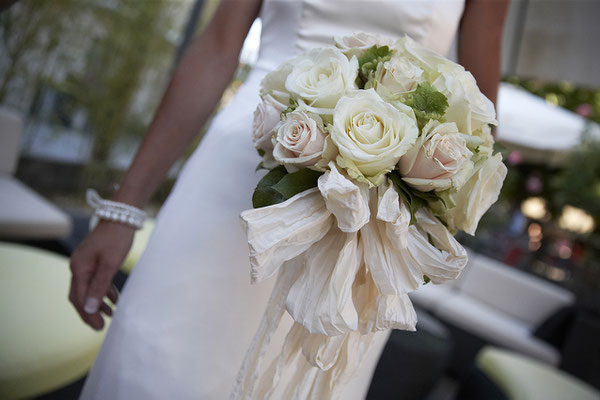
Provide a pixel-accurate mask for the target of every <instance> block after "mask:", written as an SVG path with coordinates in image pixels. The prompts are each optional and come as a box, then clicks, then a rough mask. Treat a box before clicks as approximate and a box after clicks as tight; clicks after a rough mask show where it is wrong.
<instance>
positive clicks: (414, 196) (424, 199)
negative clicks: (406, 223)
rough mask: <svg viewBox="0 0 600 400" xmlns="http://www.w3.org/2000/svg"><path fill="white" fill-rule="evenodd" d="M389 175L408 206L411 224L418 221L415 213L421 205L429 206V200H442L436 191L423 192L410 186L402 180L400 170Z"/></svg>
mask: <svg viewBox="0 0 600 400" xmlns="http://www.w3.org/2000/svg"><path fill="white" fill-rule="evenodd" d="M388 176H389V177H390V179H391V180H392V183H393V184H394V188H395V189H396V191H397V192H398V195H399V196H400V198H401V199H402V200H403V201H404V202H405V203H406V205H407V206H408V209H409V211H410V223H411V224H414V223H415V222H416V219H415V214H416V213H417V211H418V210H419V209H420V208H421V207H425V206H427V204H428V203H429V202H435V201H438V200H440V198H439V197H438V196H436V195H435V193H434V192H421V191H420V190H417V189H414V188H411V187H410V186H408V185H407V184H406V182H404V181H403V180H402V177H401V176H400V172H398V170H393V171H392V172H390V173H389V174H388Z"/></svg>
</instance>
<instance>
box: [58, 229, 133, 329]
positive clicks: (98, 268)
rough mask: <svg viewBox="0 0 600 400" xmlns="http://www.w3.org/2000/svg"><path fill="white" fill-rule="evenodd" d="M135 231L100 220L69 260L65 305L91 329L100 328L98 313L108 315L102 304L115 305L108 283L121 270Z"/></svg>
mask: <svg viewBox="0 0 600 400" xmlns="http://www.w3.org/2000/svg"><path fill="white" fill-rule="evenodd" d="M134 234H135V229H134V228H133V227H130V226H128V225H125V224H120V223H118V222H111V221H104V220H100V222H99V223H98V225H96V228H95V229H94V230H93V231H92V232H91V233H90V234H89V235H88V237H86V238H85V240H84V241H83V243H82V244H81V245H80V246H79V247H78V248H77V249H76V250H75V252H73V255H72V256H71V273H72V279H71V289H70V292H69V301H70V302H71V303H72V304H73V306H75V309H77V312H78V313H79V315H80V316H81V319H83V321H84V322H85V323H87V324H88V325H90V326H91V327H92V328H94V329H96V330H100V329H102V328H103V327H104V318H103V317H102V315H101V313H103V314H106V315H108V316H111V315H112V308H111V307H110V306H109V305H108V304H107V303H106V302H105V301H104V297H105V296H108V298H109V299H110V301H111V302H112V303H113V304H115V303H116V302H117V296H118V294H117V292H116V290H114V289H113V288H112V286H111V283H112V279H113V277H114V275H115V274H116V273H117V271H118V270H119V269H120V268H121V264H122V263H123V260H124V259H125V257H126V256H127V253H128V252H129V249H130V248H131V245H132V243H133V236H134Z"/></svg>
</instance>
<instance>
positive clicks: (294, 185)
mask: <svg viewBox="0 0 600 400" xmlns="http://www.w3.org/2000/svg"><path fill="white" fill-rule="evenodd" d="M322 174H323V173H322V172H319V171H313V170H312V169H308V168H303V169H301V170H299V171H297V172H293V173H291V174H287V175H285V176H284V177H283V178H282V179H281V180H279V182H277V183H276V184H275V185H273V189H274V190H276V191H277V192H279V193H281V195H282V196H283V197H284V198H285V199H286V200H287V199H289V198H292V197H294V196H295V195H297V194H298V193H301V192H304V191H305V190H308V189H311V188H314V187H315V186H317V180H318V179H319V177H320V176H321V175H322Z"/></svg>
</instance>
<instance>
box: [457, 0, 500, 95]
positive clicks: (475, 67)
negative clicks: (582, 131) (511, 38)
mask: <svg viewBox="0 0 600 400" xmlns="http://www.w3.org/2000/svg"><path fill="white" fill-rule="evenodd" d="M508 6H509V0H467V1H466V3H465V10H464V13H463V17H462V19H461V22H460V31H459V40H458V59H459V62H460V63H461V64H462V65H463V66H464V67H465V68H466V69H467V70H469V71H470V72H471V73H472V74H473V76H474V77H475V79H476V80H477V84H478V85H479V87H480V89H481V91H482V92H483V94H485V95H486V96H487V97H488V98H489V99H490V100H491V101H492V102H494V104H496V98H497V96H498V85H499V83H500V78H501V70H500V68H501V48H502V32H503V27H504V20H505V17H506V12H507V10H508Z"/></svg>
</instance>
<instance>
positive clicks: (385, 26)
mask: <svg viewBox="0 0 600 400" xmlns="http://www.w3.org/2000/svg"><path fill="white" fill-rule="evenodd" d="M463 6H464V4H463V0H396V1H392V0H383V1H358V0H351V1H350V0H348V1H340V0H263V5H262V9H261V14H260V17H261V19H262V22H263V24H262V26H263V31H262V37H261V48H260V56H259V60H258V62H257V64H256V66H255V67H254V69H253V71H252V72H251V73H250V75H249V77H248V79H247V81H246V82H245V84H244V85H243V86H242V87H241V89H240V90H239V92H238V93H237V95H236V96H235V98H234V100H233V101H232V102H231V103H230V104H229V105H228V106H227V107H226V108H225V109H224V110H222V111H221V112H220V113H219V115H218V116H216V118H215V119H214V121H213V122H212V125H211V127H210V129H209V130H208V132H207V134H206V136H205V138H204V139H203V141H202V143H201V144H200V146H199V147H198V148H197V149H196V151H195V152H194V154H193V156H192V157H191V158H190V159H189V161H188V162H187V164H186V165H185V168H184V169H183V170H182V172H181V174H180V176H179V178H178V180H177V183H176V185H175V187H174V189H173V191H172V193H171V195H170V196H169V198H168V200H167V202H166V203H165V204H164V206H163V208H162V210H161V211H160V213H159V216H158V219H157V224H156V227H155V231H154V233H153V235H152V237H151V239H150V242H149V244H148V247H147V250H146V252H145V253H144V254H143V256H142V257H141V259H140V260H139V262H138V264H137V266H136V267H135V269H134V270H133V273H132V274H131V276H130V277H129V279H128V281H127V284H126V287H125V289H124V291H123V293H122V296H121V299H120V300H119V305H118V308H117V311H116V313H115V315H114V318H113V320H112V324H111V326H110V329H109V332H108V335H107V337H106V340H105V342H104V344H103V346H102V349H101V351H100V353H99V355H98V358H97V360H96V363H95V364H94V366H93V368H92V370H91V372H90V374H89V377H88V379H87V381H86V384H85V387H84V390H83V394H82V399H86V400H87V399H98V400H108V399H111V400H120V399H123V400H125V399H127V400H136V399H177V400H184V399H219V400H220V399H226V398H228V396H229V393H230V391H231V389H232V387H233V384H234V381H235V377H236V374H237V372H238V369H239V367H240V365H241V363H242V360H243V358H244V354H245V352H246V350H247V348H248V347H249V345H250V342H251V340H252V337H253V335H254V333H255V331H256V329H257V327H258V325H259V322H260V320H261V317H262V314H263V311H264V309H265V306H266V303H267V300H268V298H269V295H270V292H271V289H272V286H273V281H274V279H271V281H270V282H267V283H263V284H260V285H257V286H252V285H250V266H249V260H248V248H247V241H246V237H245V235H244V232H243V231H242V228H241V226H240V219H239V214H240V212H241V211H243V210H246V209H249V208H251V207H252V203H251V196H252V192H253V190H254V187H255V186H256V183H257V182H258V180H259V179H260V177H261V176H262V173H255V172H254V169H255V167H256V165H257V164H258V162H259V161H260V160H259V157H258V155H257V153H256V151H255V150H254V147H253V145H252V140H251V136H250V133H251V128H252V118H253V112H254V109H255V108H256V105H257V103H258V100H259V97H258V91H259V83H260V81H261V79H262V77H263V76H264V74H265V73H267V72H268V71H270V70H272V69H274V68H276V67H277V66H278V65H279V64H280V63H281V62H282V61H284V60H286V59H288V58H290V57H291V56H293V55H295V54H297V53H298V52H301V51H304V50H307V49H310V48H313V47H322V46H331V45H332V43H333V41H332V37H333V36H334V35H344V34H351V33H353V32H357V31H364V32H369V33H375V34H381V35H385V36H390V37H399V36H401V35H403V34H404V33H407V34H408V35H410V36H411V37H412V38H413V39H415V40H416V41H417V42H420V43H421V44H423V45H425V46H427V47H429V48H431V49H433V50H435V51H437V52H438V53H440V54H447V53H448V51H449V49H450V46H451V43H452V41H453V39H454V36H455V33H456V30H457V27H458V23H459V20H460V17H461V15H462V11H463ZM199 79H204V78H201V77H199ZM282 325H286V324H284V323H282ZM287 327H289V324H288V325H287V326H284V327H282V328H281V329H279V330H278V332H277V333H276V335H275V337H274V338H273V341H272V343H271V346H270V350H269V351H270V352H271V353H272V354H267V358H269V357H271V358H273V357H274V356H275V355H276V354H277V353H278V351H279V350H280V349H281V345H282V343H283V339H284V334H285V333H286V332H287ZM388 334H389V332H380V334H379V337H378V338H377V340H376V345H374V346H372V347H371V350H370V353H369V354H368V355H367V357H366V358H365V360H364V361H363V363H362V365H361V366H360V369H359V371H358V372H357V374H356V376H355V377H354V378H353V379H352V381H351V383H350V384H349V385H347V387H346V388H345V389H344V393H343V395H342V397H341V398H343V399H360V398H364V397H365V395H366V393H367V390H368V386H369V383H370V379H371V375H372V373H373V371H374V369H375V366H376V364H377V361H378V358H379V354H380V352H381V350H382V349H383V346H384V344H385V342H386V339H387V337H388Z"/></svg>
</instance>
